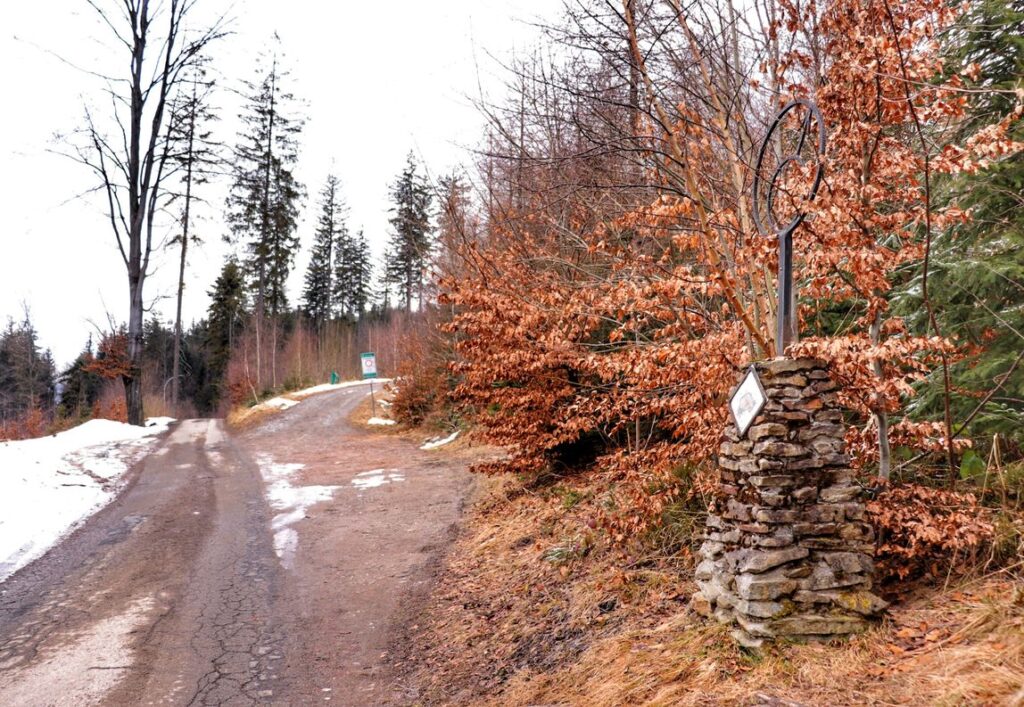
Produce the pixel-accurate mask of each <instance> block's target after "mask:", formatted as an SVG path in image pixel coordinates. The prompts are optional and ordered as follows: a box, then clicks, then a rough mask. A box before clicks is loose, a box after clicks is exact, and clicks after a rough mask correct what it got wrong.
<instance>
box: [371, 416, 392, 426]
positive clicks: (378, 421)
mask: <svg viewBox="0 0 1024 707" xmlns="http://www.w3.org/2000/svg"><path fill="white" fill-rule="evenodd" d="M366 424H368V425H393V424H395V421H394V420H388V419H386V418H383V417H371V418H370V419H369V420H367V421H366Z"/></svg>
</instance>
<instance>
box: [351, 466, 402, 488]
mask: <svg viewBox="0 0 1024 707" xmlns="http://www.w3.org/2000/svg"><path fill="white" fill-rule="evenodd" d="M399 481H405V474H403V473H401V472H400V471H399V470H398V469H371V470H370V471H363V472H361V473H359V474H356V475H355V477H353V479H352V485H353V486H355V487H356V488H357V489H358V490H360V491H364V490H366V489H373V488H377V487H378V486H383V485H384V484H390V483H395V482H399Z"/></svg>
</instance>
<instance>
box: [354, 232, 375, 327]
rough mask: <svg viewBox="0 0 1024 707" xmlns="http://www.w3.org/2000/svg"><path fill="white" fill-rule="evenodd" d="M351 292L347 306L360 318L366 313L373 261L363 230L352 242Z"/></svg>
mask: <svg viewBox="0 0 1024 707" xmlns="http://www.w3.org/2000/svg"><path fill="white" fill-rule="evenodd" d="M352 246H353V248H352V267H351V291H350V295H349V305H350V307H351V311H352V312H353V313H354V315H355V316H357V317H361V316H362V315H363V312H365V311H366V305H367V304H368V303H369V300H370V287H371V285H372V280H373V261H372V260H371V257H370V244H369V243H367V242H366V235H365V234H364V233H363V229H361V228H360V229H359V234H358V235H357V236H356V238H355V240H353V241H352Z"/></svg>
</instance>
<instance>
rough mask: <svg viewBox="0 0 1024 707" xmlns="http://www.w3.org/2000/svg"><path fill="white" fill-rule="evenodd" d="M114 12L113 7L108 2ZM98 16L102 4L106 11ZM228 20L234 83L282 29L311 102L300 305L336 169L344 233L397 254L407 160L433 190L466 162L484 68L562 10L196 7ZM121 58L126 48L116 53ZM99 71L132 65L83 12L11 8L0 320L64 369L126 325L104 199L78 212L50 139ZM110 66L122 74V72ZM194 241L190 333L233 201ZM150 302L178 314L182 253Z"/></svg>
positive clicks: (298, 0) (493, 71)
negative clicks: (96, 334)
mask: <svg viewBox="0 0 1024 707" xmlns="http://www.w3.org/2000/svg"><path fill="white" fill-rule="evenodd" d="M107 1H108V2H110V3H111V4H112V5H117V4H118V3H117V2H116V1H115V0H107ZM99 2H100V4H103V2H104V0H99ZM199 4H200V6H201V7H202V8H203V9H204V10H205V11H211V12H223V11H228V9H229V7H230V8H231V9H230V14H231V16H232V17H234V21H233V23H232V25H231V29H232V30H233V32H234V34H233V36H230V37H228V38H226V39H225V40H223V41H222V42H221V43H220V44H219V45H218V46H216V47H215V49H214V50H213V55H214V61H215V64H216V69H217V70H218V71H219V73H221V74H223V76H224V78H223V79H222V82H223V83H225V84H227V85H230V86H231V87H237V82H238V80H239V79H242V78H252V70H253V66H254V61H253V59H254V57H255V56H256V55H257V54H258V53H259V51H260V50H261V48H263V47H265V46H267V45H268V43H269V40H270V38H271V36H272V35H273V33H274V32H275V31H276V32H277V33H278V34H279V35H280V37H281V47H282V49H283V50H284V52H285V54H286V56H287V60H288V65H289V66H290V67H291V72H292V75H291V78H292V85H291V88H292V91H293V92H294V93H295V94H296V96H298V97H301V98H302V99H304V100H305V102H306V103H307V111H306V112H307V115H308V123H307V125H306V129H305V132H304V133H303V135H302V138H301V146H302V147H301V154H300V158H299V165H298V168H297V173H298V176H299V178H300V179H301V180H302V181H303V182H304V183H305V185H306V188H307V191H308V195H309V196H308V199H307V202H306V207H305V209H304V210H303V215H302V220H301V224H300V227H299V232H300V235H301V237H302V247H303V250H302V252H300V254H299V257H298V258H297V261H296V268H295V271H294V272H293V277H292V280H291V283H290V284H291V297H292V301H293V302H294V301H295V299H296V298H297V297H298V294H299V288H300V287H301V280H302V275H303V273H304V271H305V265H306V260H307V256H306V249H307V248H308V245H309V243H310V240H311V236H312V229H313V225H314V223H315V215H316V212H315V205H316V199H317V195H318V193H319V190H320V187H321V185H322V183H323V180H324V177H325V176H326V174H327V172H328V170H330V169H332V165H333V169H334V171H335V172H336V173H337V175H338V176H339V178H340V179H341V181H342V186H343V190H344V195H345V198H346V201H347V202H348V204H349V208H350V212H351V215H350V219H349V226H350V228H353V229H358V228H359V227H360V226H363V227H364V228H365V230H366V234H367V236H368V238H369V239H370V242H371V244H372V247H373V249H374V252H375V255H379V254H380V253H381V252H382V250H383V247H384V243H385V241H386V238H387V227H388V226H387V218H388V215H387V208H388V203H387V190H388V184H389V183H390V182H391V181H392V180H393V179H394V177H395V175H396V174H397V173H398V172H399V170H400V169H401V168H402V166H403V164H404V159H405V155H406V153H408V152H409V150H413V151H414V152H415V153H416V154H417V156H418V157H419V158H420V159H421V160H422V161H425V162H426V164H427V166H428V167H429V169H430V171H431V172H432V173H433V174H438V173H442V172H445V171H448V170H450V169H451V168H453V167H454V166H457V165H459V164H461V163H464V162H467V161H468V160H469V159H470V157H469V155H468V153H467V152H466V149H465V148H466V147H471V146H473V144H474V143H475V141H476V139H477V136H478V135H479V134H480V132H481V128H482V125H483V122H482V120H481V118H480V117H479V115H478V114H477V112H476V110H475V109H474V108H473V107H472V105H471V104H470V101H469V98H472V97H475V96H478V95H479V88H478V82H479V84H480V85H482V87H483V90H484V92H485V94H489V95H491V96H495V95H500V93H501V81H502V75H501V70H500V68H499V67H498V66H497V64H496V63H495V61H494V60H493V59H491V58H490V57H489V55H494V56H496V57H498V58H507V57H509V56H511V55H512V53H513V52H518V53H528V52H530V51H532V50H533V49H534V48H535V47H536V46H537V42H538V39H539V38H538V34H539V32H538V31H537V30H536V29H535V28H534V27H533V26H532V23H533V22H534V21H537V20H544V19H552V18H553V17H554V16H556V15H557V14H558V12H559V9H560V7H561V3H560V2H557V0H443V1H439V2H424V1H423V0H393V1H392V2H358V3H357V2H351V1H347V0H342V1H336V2H323V1H322V0H321V1H319V2H318V1H315V0H290V2H274V1H273V0H241V1H239V2H235V3H233V4H231V3H228V2H226V1H224V0H200V3H199ZM122 54H123V49H122ZM55 55H59V56H60V57H64V58H66V59H67V60H69V61H72V62H74V63H76V64H78V65H85V66H90V67H91V66H96V65H97V62H99V63H105V62H107V61H110V60H114V61H117V62H122V64H123V63H124V62H123V58H122V57H121V55H119V54H118V53H117V52H116V51H115V50H114V49H113V48H112V44H111V43H110V42H109V37H108V36H107V35H106V34H105V33H104V31H103V28H102V27H101V26H100V25H99V23H98V21H97V19H96V16H95V13H94V12H93V11H92V10H91V9H90V8H89V7H88V6H87V4H86V3H85V1H84V0H48V1H47V2H3V3H0V67H2V71H3V76H4V79H5V80H4V83H3V94H2V95H3V104H4V106H3V109H2V110H0V229H2V231H0V233H2V239H3V248H2V250H0V318H2V320H6V318H7V317H8V316H13V317H15V318H20V316H21V311H22V303H25V304H27V305H28V306H29V307H30V309H31V312H32V318H33V321H34V322H35V325H36V328H37V329H38V331H39V333H40V338H41V341H42V344H43V345H44V346H46V347H49V348H51V349H52V350H53V353H54V355H55V357H56V359H57V363H58V365H59V366H63V365H65V364H67V363H68V362H69V361H70V360H71V359H72V358H74V356H75V355H76V354H77V353H78V351H79V350H81V347H82V345H83V344H84V342H85V339H86V336H87V335H88V333H89V332H90V331H93V330H94V327H93V325H92V324H91V323H90V322H95V323H96V324H98V325H105V323H106V319H107V313H108V312H109V313H110V315H112V316H113V317H115V318H116V319H117V320H118V321H123V320H124V319H125V316H126V313H127V282H126V279H125V274H124V266H123V264H122V262H121V260H120V256H119V254H118V253H117V250H116V244H115V241H114V236H113V234H112V232H111V230H110V226H109V223H108V222H107V221H106V214H105V212H104V210H103V204H102V202H101V201H99V200H97V199H94V198H75V197H76V195H77V194H80V193H81V192H83V191H84V190H86V189H87V188H88V187H89V186H91V185H92V182H91V181H90V175H89V174H88V172H87V171H86V170H85V169H84V168H82V167H79V166H78V165H75V164H74V163H72V162H71V161H69V160H68V159H67V158H65V157H61V156H59V155H56V154H53V152H52V150H54V149H59V148H60V143H59V141H55V135H57V134H59V133H66V132H69V131H71V130H73V129H74V128H76V127H78V126H79V125H80V124H81V122H82V121H81V116H82V106H83V103H84V101H86V100H88V99H89V97H91V96H93V97H94V96H96V95H98V93H97V92H98V91H99V89H100V86H99V85H98V84H97V83H96V82H95V81H94V80H92V79H90V78H89V77H88V76H86V75H84V74H83V73H81V72H80V71H77V70H76V69H75V68H73V67H71V66H69V65H67V64H66V63H64V62H62V61H61V60H60V59H59V58H57V56H55ZM122 64H115V66H116V67H119V68H121V70H122V72H124V71H126V70H127V66H126V65H124V66H122ZM222 105H224V106H225V108H224V109H223V110H222V111H221V115H220V116H219V117H220V119H221V120H220V124H219V125H217V127H216V130H217V132H218V133H219V135H220V136H221V137H222V138H223V139H226V140H228V141H233V140H234V136H235V134H236V130H237V121H236V119H235V115H234V114H235V108H234V107H233V104H232V103H231V99H230V98H228V97H225V98H223V100H222ZM211 194H212V202H213V203H212V208H210V209H208V210H207V212H206V213H205V219H204V221H203V222H202V223H201V224H200V225H199V227H198V228H199V231H200V233H201V234H202V235H203V236H205V239H206V245H205V246H204V247H203V250H202V251H201V252H200V253H197V254H196V255H194V256H193V257H192V258H191V263H192V265H191V271H190V273H189V276H188V280H187V284H186V299H185V321H186V323H187V322H189V321H191V320H192V319H197V318H200V317H202V316H203V313H204V312H205V309H206V306H207V296H206V291H207V290H208V289H209V287H210V285H211V284H212V282H213V280H214V278H215V277H216V275H217V272H218V271H219V269H220V265H221V263H222V262H223V259H224V256H225V255H226V253H227V252H228V248H229V247H228V246H226V245H224V244H223V243H222V242H221V235H222V234H223V232H224V227H223V225H222V204H223V192H222V191H215V192H212V193H211ZM153 270H154V273H153V275H152V276H151V279H150V280H149V282H148V283H147V290H146V294H147V301H148V302H153V306H154V307H155V308H156V310H157V311H158V313H160V314H161V316H162V318H163V319H165V320H169V319H170V318H171V317H172V315H173V296H172V295H173V292H174V283H175V277H176V266H175V260H174V256H173V254H172V253H167V254H166V255H161V256H159V257H156V258H155V259H154V268H153Z"/></svg>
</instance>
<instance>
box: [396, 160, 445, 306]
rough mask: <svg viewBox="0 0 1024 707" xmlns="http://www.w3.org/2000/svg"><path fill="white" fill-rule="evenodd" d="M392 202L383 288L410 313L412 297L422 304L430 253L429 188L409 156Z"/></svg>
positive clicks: (431, 242)
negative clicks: (418, 299) (394, 294)
mask: <svg viewBox="0 0 1024 707" xmlns="http://www.w3.org/2000/svg"><path fill="white" fill-rule="evenodd" d="M391 201H392V204H393V206H392V207H391V214H392V216H391V220H390V222H391V228H392V232H391V240H390V242H389V243H388V252H387V256H386V269H385V281H386V282H385V287H386V288H387V289H388V290H390V289H391V288H394V289H395V290H396V291H397V293H398V296H399V298H400V299H401V300H402V302H403V304H404V306H405V309H406V311H410V310H411V309H412V300H413V298H414V297H417V296H418V297H419V298H420V300H421V303H422V299H423V294H424V293H423V288H424V282H425V278H426V274H427V273H426V270H427V266H428V265H429V263H430V254H431V250H432V249H433V234H432V232H431V226H430V205H431V201H432V197H431V193H430V188H429V187H428V185H427V183H426V180H425V179H424V178H423V176H421V175H420V174H419V173H418V171H417V165H416V159H415V158H414V157H413V155H412V153H411V152H410V153H409V156H408V158H407V161H406V165H405V169H403V170H402V173H401V174H400V175H399V176H398V179H397V181H396V182H395V183H394V184H393V185H392V187H391Z"/></svg>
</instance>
